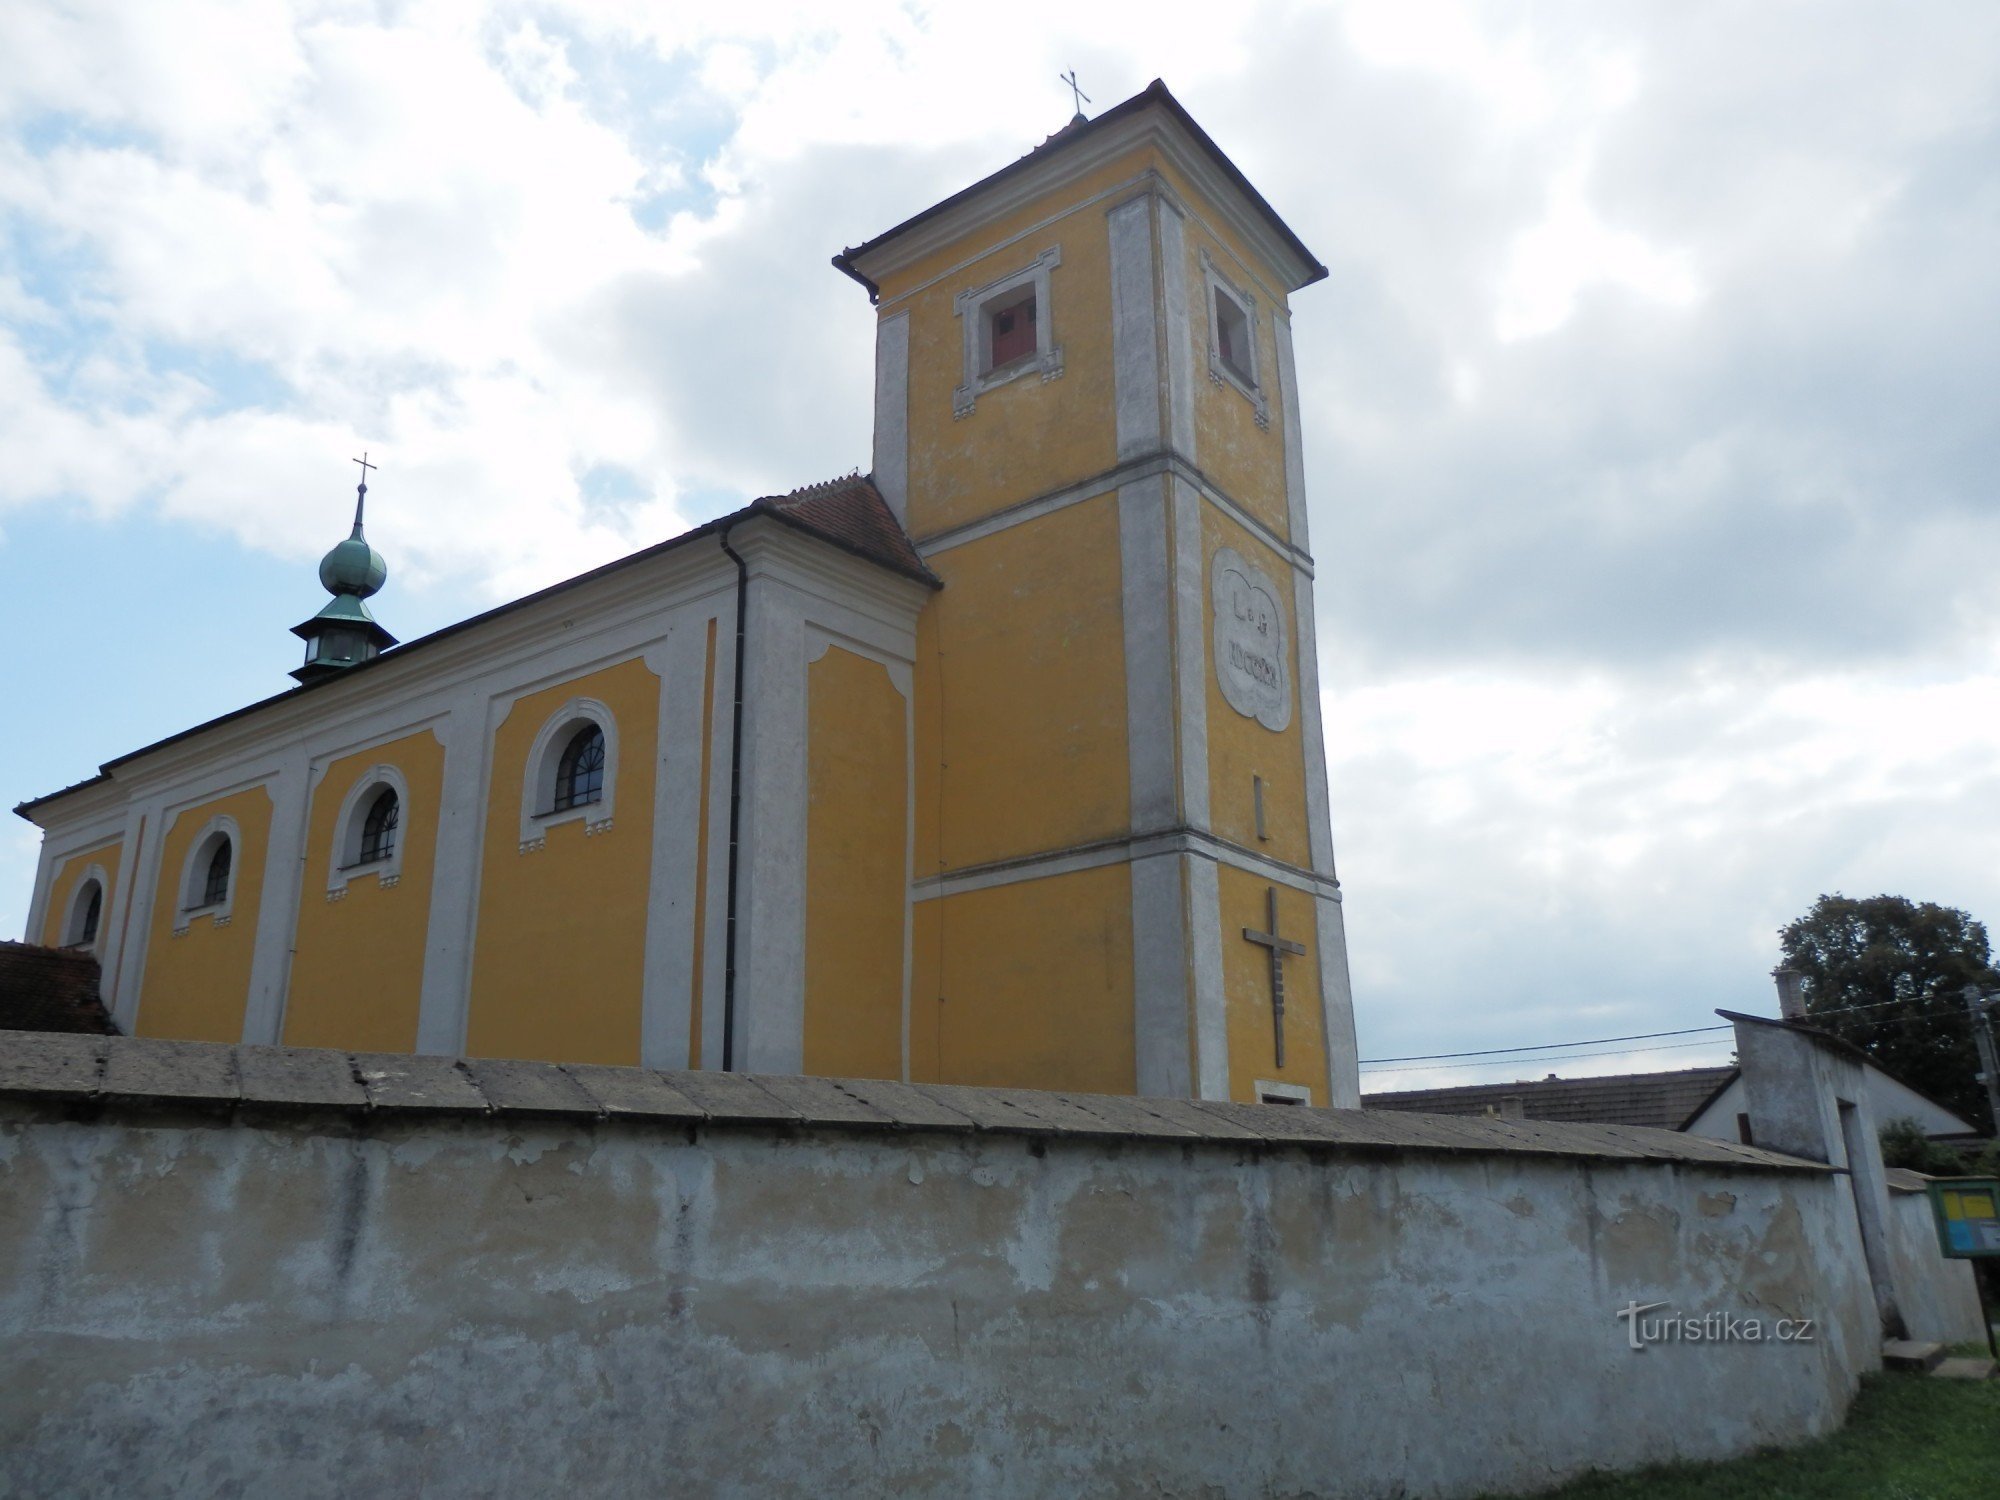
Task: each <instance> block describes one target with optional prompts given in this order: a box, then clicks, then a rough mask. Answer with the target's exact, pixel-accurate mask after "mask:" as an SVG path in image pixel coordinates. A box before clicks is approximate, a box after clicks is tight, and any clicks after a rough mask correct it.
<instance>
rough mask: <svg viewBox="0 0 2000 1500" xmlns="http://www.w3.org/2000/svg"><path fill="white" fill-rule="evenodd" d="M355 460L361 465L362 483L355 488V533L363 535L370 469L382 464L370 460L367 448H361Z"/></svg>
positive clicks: (377, 467)
mask: <svg viewBox="0 0 2000 1500" xmlns="http://www.w3.org/2000/svg"><path fill="white" fill-rule="evenodd" d="M353 462H355V463H357V464H360V465H361V483H360V484H358V485H356V486H355V488H354V534H355V535H356V536H359V535H361V507H362V506H364V505H366V504H367V503H368V471H369V470H370V469H379V468H381V467H382V466H381V465H380V464H371V463H370V462H368V450H367V449H366V448H364V449H362V450H361V457H359V458H357V459H354V460H353Z"/></svg>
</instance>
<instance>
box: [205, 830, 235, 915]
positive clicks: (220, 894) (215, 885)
mask: <svg viewBox="0 0 2000 1500" xmlns="http://www.w3.org/2000/svg"><path fill="white" fill-rule="evenodd" d="M234 847H235V846H234V845H233V844H232V843H231V841H230V840H228V839H226V838H224V839H218V840H216V844H215V852H214V853H212V854H210V855H209V856H208V871H207V873H206V874H205V875H203V876H202V885H201V904H202V905H203V906H220V905H222V903H223V902H225V901H227V900H228V899H229V866H230V863H231V860H232V859H233V858H234V856H233V855H232V854H231V852H230V851H231V850H232V849H233V848H234Z"/></svg>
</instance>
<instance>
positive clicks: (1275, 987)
mask: <svg viewBox="0 0 2000 1500" xmlns="http://www.w3.org/2000/svg"><path fill="white" fill-rule="evenodd" d="M1264 914H1265V915H1264V921H1265V925H1266V926H1268V927H1269V928H1270V929H1271V930H1270V931H1269V932H1259V931H1258V930H1257V929H1256V928H1254V927H1246V928H1244V929H1243V937H1244V940H1245V941H1246V942H1251V943H1255V944H1257V946H1258V947H1260V948H1268V949H1270V950H1271V1026H1272V1029H1273V1030H1274V1031H1275V1032H1276V1033H1277V1041H1278V1066H1279V1067H1280V1068H1282V1067H1284V1065H1285V955H1286V954H1287V953H1294V954H1303V953H1304V952H1305V951H1306V950H1305V945H1304V944H1303V943H1295V942H1293V941H1292V940H1291V939H1290V938H1284V937H1279V936H1278V888H1277V887H1276V886H1275V885H1267V886H1265V887H1264Z"/></svg>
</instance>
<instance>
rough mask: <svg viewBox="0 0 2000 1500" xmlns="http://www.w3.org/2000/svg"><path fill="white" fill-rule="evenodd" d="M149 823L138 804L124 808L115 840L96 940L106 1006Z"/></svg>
mask: <svg viewBox="0 0 2000 1500" xmlns="http://www.w3.org/2000/svg"><path fill="white" fill-rule="evenodd" d="M151 829H152V825H151V824H149V823H147V822H145V821H144V811H143V809H141V808H139V807H127V808H126V809H125V826H124V830H123V832H122V833H121V834H120V835H119V841H118V878H117V879H116V880H115V881H113V882H112V892H111V900H110V902H109V903H108V904H107V905H106V907H105V910H104V926H103V929H102V932H103V935H102V937H100V938H99V940H98V944H97V966H98V970H99V977H98V986H99V993H100V994H101V995H102V996H103V998H104V1004H105V1006H106V1008H109V1007H110V1006H111V1004H112V1001H113V998H114V995H115V991H116V989H117V982H118V977H119V973H120V971H121V970H122V969H123V967H124V964H125V955H126V953H127V952H129V951H130V948H131V935H130V934H131V926H132V923H133V921H134V920H135V918H134V916H133V913H132V887H133V886H134V885H135V884H137V883H138V880H139V856H140V854H141V852H142V851H141V850H140V847H139V846H140V844H141V843H142V842H143V841H144V839H145V837H146V833H147V832H148V831H150V830H151Z"/></svg>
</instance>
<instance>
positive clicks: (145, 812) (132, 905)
mask: <svg viewBox="0 0 2000 1500" xmlns="http://www.w3.org/2000/svg"><path fill="white" fill-rule="evenodd" d="M137 810H138V813H139V823H140V826H141V828H142V830H143V832H142V834H141V836H140V837H139V838H138V839H137V840H136V841H135V842H134V844H133V845H132V851H133V852H132V854H131V855H130V856H128V857H127V858H126V859H121V860H120V861H119V863H120V865H121V866H124V865H126V864H128V863H129V865H130V866H131V875H130V881H129V883H128V885H127V889H128V890H129V891H130V893H131V894H130V898H129V905H128V907H127V910H128V911H129V912H130V914H131V915H130V920H129V921H126V922H121V923H120V924H119V926H120V935H121V938H122V940H123V941H122V951H121V952H120V954H119V956H118V962H117V966H116V968H115V969H113V971H112V974H111V985H112V993H111V994H108V995H106V996H105V997H104V998H105V1000H106V1002H107V1003H108V1004H109V1005H110V1007H111V1018H112V1020H114V1021H116V1022H117V1023H118V1029H119V1030H120V1031H122V1032H124V1033H125V1034H126V1035H127V1036H130V1035H132V1032H133V1028H134V1027H135V1026H137V1025H138V1021H139V994H140V991H141V989H142V988H143V981H144V978H145V972H146V950H147V947H148V946H149V944H150V942H151V939H152V931H153V903H154V901H155V900H156V899H157V896H158V892H159V889H160V867H161V863H162V861H163V860H164V858H165V855H166V847H167V829H168V827H169V825H170V824H171V823H172V821H173V820H172V819H171V818H169V817H168V816H167V804H166V799H165V798H164V797H160V796H154V797H148V798H147V799H146V800H145V801H144V802H142V803H140V804H139V807H138V809H137Z"/></svg>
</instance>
